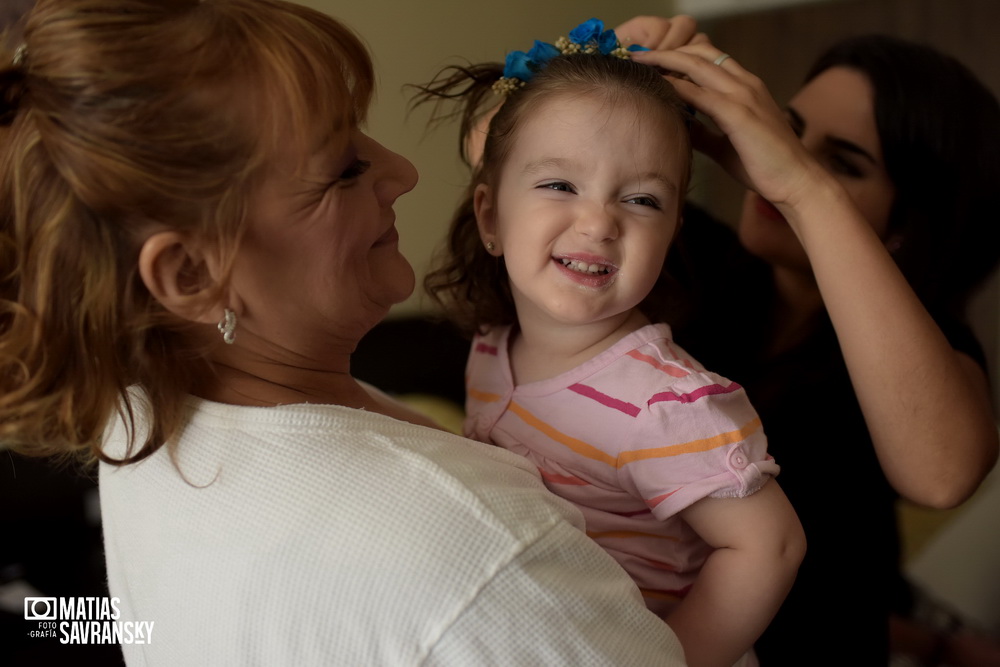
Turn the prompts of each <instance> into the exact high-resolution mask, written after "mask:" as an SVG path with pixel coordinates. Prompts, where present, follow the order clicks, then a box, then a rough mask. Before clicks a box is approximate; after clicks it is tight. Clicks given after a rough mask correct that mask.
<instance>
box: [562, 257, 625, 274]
mask: <svg viewBox="0 0 1000 667" xmlns="http://www.w3.org/2000/svg"><path fill="white" fill-rule="evenodd" d="M558 261H559V262H560V263H561V264H562V265H563V266H565V267H566V268H567V269H571V270H573V271H579V272H580V273H589V274H594V275H607V274H609V273H611V268H612V267H610V266H607V265H604V264H592V263H590V262H585V261H583V260H579V259H570V258H568V257H563V258H561V259H559V260H558Z"/></svg>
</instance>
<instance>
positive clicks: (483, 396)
mask: <svg viewBox="0 0 1000 667" xmlns="http://www.w3.org/2000/svg"><path fill="white" fill-rule="evenodd" d="M466 392H468V394H469V396H471V397H472V398H474V399H476V400H477V401H479V402H480V403H496V402H497V401H499V400H500V394H490V393H488V392H485V391H479V390H478V389H473V388H472V387H469V388H467V389H466Z"/></svg>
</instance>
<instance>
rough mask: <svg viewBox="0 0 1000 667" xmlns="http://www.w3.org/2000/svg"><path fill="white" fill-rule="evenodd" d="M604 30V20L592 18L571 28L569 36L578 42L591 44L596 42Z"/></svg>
mask: <svg viewBox="0 0 1000 667" xmlns="http://www.w3.org/2000/svg"><path fill="white" fill-rule="evenodd" d="M602 32H604V21H601V20H600V19H590V20H589V21H584V22H583V23H581V24H580V25H578V26H577V27H575V28H573V29H572V30H570V31H569V38H570V40H572V41H574V42H576V43H577V44H589V43H590V42H596V41H597V39H598V38H599V37H600V36H601V33H602Z"/></svg>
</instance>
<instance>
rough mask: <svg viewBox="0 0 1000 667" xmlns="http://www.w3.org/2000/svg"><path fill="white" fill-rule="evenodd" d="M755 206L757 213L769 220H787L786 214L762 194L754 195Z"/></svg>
mask: <svg viewBox="0 0 1000 667" xmlns="http://www.w3.org/2000/svg"><path fill="white" fill-rule="evenodd" d="M754 207H755V208H756V209H757V213H758V214H759V215H761V216H762V217H764V218H767V219H768V220H773V221H775V222H787V221H786V220H785V216H783V215H781V213H780V212H779V211H778V209H776V208H775V207H774V204H772V203H771V202H769V201H767V200H766V199H764V198H763V197H761V196H760V195H754Z"/></svg>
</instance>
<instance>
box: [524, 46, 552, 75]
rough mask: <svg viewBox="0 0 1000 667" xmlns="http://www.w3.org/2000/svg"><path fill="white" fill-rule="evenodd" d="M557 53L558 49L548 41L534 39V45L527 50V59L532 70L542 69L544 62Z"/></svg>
mask: <svg viewBox="0 0 1000 667" xmlns="http://www.w3.org/2000/svg"><path fill="white" fill-rule="evenodd" d="M558 55H559V49H557V48H556V47H554V46H553V45H552V44H549V43H548V42H543V41H540V40H537V39H536V40H535V45H534V46H533V47H531V50H530V51H528V60H529V61H530V62H531V64H532V65H534V67H532V69H533V70H534V71H536V72H537V71H538V70H540V69H542V68H543V67H544V66H545V64H546V63H548V62H549V61H550V60H552V59H553V58H555V57H556V56H558Z"/></svg>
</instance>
